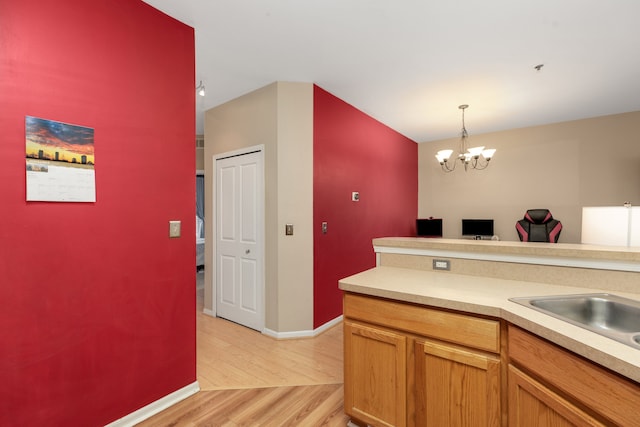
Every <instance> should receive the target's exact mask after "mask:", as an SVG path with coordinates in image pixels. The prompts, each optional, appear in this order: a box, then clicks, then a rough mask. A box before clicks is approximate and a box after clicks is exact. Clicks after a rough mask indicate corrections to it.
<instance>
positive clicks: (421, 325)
mask: <svg viewBox="0 0 640 427" xmlns="http://www.w3.org/2000/svg"><path fill="white" fill-rule="evenodd" d="M344 317H346V318H351V319H359V320H362V321H365V322H370V323H374V324H378V325H383V326H388V327H390V328H394V329H399V330H403V331H407V332H411V333H415V334H418V335H421V336H425V337H431V338H436V339H439V340H443V341H448V342H452V343H456V344H460V345H463V346H466V347H471V348H476V349H479V350H485V351H490V352H492V353H499V352H500V322H499V321H497V320H490V319H481V318H477V317H474V316H470V315H464V314H458V313H450V312H447V311H443V310H439V309H433V308H428V307H424V306H419V305H413V304H408V303H402V302H396V301H390V300H385V299H380V298H375V297H369V296H362V295H357V294H352V293H348V292H347V293H345V295H344Z"/></svg>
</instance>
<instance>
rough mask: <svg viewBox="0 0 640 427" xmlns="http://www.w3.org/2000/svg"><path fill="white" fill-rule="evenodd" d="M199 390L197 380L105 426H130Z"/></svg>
mask: <svg viewBox="0 0 640 427" xmlns="http://www.w3.org/2000/svg"><path fill="white" fill-rule="evenodd" d="M199 391H200V385H199V384H198V381H196V382H194V383H191V384H189V385H187V386H185V387H182V388H181V389H179V390H176V391H174V392H173V393H170V394H168V395H166V396H165V397H163V398H161V399H158V400H156V401H155V402H152V403H150V404H148V405H147V406H144V407H142V408H140V409H138V410H137V411H135V412H132V413H130V414H129V415H127V416H125V417H122V418H120V419H119V420H116V421H114V422H112V423H109V424H107V425H106V426H105V427H131V426H134V425H136V424H138V423H141V422H142V421H144V420H146V419H148V418H151V417H152V416H154V415H155V414H157V413H159V412H161V411H164V410H165V409H167V408H168V407H170V406H172V405H175V404H176V403H178V402H180V401H181V400H184V399H186V398H187V397H189V396H191V395H194V394H196V393H197V392H199Z"/></svg>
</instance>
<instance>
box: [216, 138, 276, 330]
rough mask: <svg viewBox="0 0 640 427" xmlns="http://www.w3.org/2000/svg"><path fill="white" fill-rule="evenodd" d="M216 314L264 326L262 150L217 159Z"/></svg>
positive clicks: (256, 327)
mask: <svg viewBox="0 0 640 427" xmlns="http://www.w3.org/2000/svg"><path fill="white" fill-rule="evenodd" d="M215 169H216V179H215V181H216V183H215V186H216V187H215V188H216V196H215V200H216V204H215V206H216V251H215V252H216V259H215V262H216V269H215V271H216V281H215V283H216V314H217V316H219V317H222V318H224V319H227V320H231V321H233V322H236V323H239V324H241V325H244V326H247V327H249V328H252V329H256V330H258V331H260V332H262V330H263V329H264V324H265V309H264V172H263V171H264V152H263V150H262V149H261V148H258V149H253V150H248V151H245V152H241V153H238V152H234V153H232V154H229V155H227V156H224V155H223V156H220V157H217V158H216V167H215Z"/></svg>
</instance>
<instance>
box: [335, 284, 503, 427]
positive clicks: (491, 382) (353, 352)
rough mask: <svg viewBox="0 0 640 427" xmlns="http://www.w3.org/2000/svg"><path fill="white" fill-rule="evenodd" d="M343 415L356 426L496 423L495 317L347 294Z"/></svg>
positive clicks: (498, 371)
mask: <svg viewBox="0 0 640 427" xmlns="http://www.w3.org/2000/svg"><path fill="white" fill-rule="evenodd" d="M344 313H345V321H344V364H345V371H344V382H345V383H344V387H345V412H346V413H347V414H348V415H349V416H350V417H352V420H353V421H355V422H357V423H358V424H359V425H367V424H368V425H371V426H375V427H379V426H384V427H390V426H399V427H404V426H409V427H411V426H420V427H445V426H459V427H471V426H473V427H476V426H487V427H499V426H502V425H503V421H502V420H505V419H506V416H505V415H503V405H502V404H501V402H502V395H501V379H502V378H503V375H502V373H501V369H502V366H503V364H502V363H501V359H500V349H501V345H500V331H501V327H500V322H499V321H497V320H493V319H486V318H480V317H475V316H471V315H466V314H463V313H458V312H451V311H447V310H439V309H435V308H432V307H425V306H418V305H415V304H408V303H400V302H396V301H389V300H385V299H381V298H375V297H366V296H361V295H355V294H350V293H347V294H345V299H344Z"/></svg>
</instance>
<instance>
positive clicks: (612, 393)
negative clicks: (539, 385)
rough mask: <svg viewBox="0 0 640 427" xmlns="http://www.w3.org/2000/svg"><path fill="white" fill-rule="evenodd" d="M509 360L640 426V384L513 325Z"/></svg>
mask: <svg viewBox="0 0 640 427" xmlns="http://www.w3.org/2000/svg"><path fill="white" fill-rule="evenodd" d="M508 345H509V359H510V361H511V363H513V364H515V365H517V366H519V367H521V368H523V370H526V371H528V372H530V373H532V374H534V375H535V376H536V377H537V378H538V379H540V380H541V381H543V382H546V383H547V384H550V385H552V386H553V387H554V388H555V389H557V390H560V391H561V392H562V393H564V394H565V395H566V396H569V397H570V398H571V399H573V400H574V401H575V402H579V403H580V404H582V405H583V406H586V407H587V408H590V409H591V410H593V411H595V412H596V413H598V414H600V415H601V416H604V417H605V418H606V419H607V420H610V421H611V422H613V423H615V425H621V426H640V418H638V415H637V412H638V402H640V385H638V384H637V383H635V382H633V381H631V380H628V379H626V378H623V377H621V376H619V375H617V374H614V373H612V372H610V371H608V370H607V369H605V368H603V367H601V366H599V365H597V364H595V363H592V362H590V361H588V360H586V359H583V358H582V357H580V356H577V355H575V354H574V353H571V352H570V351H567V350H565V349H563V348H561V347H559V346H557V345H555V344H553V343H550V342H548V341H546V340H543V339H541V338H538V337H537V336H535V335H533V334H530V333H528V332H526V331H523V330H522V329H520V328H517V327H515V326H513V325H509V330H508Z"/></svg>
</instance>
